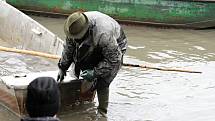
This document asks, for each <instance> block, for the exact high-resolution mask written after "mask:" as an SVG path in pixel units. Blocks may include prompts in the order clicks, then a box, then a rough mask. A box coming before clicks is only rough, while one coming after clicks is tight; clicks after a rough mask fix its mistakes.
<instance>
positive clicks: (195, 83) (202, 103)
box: [0, 16, 215, 121]
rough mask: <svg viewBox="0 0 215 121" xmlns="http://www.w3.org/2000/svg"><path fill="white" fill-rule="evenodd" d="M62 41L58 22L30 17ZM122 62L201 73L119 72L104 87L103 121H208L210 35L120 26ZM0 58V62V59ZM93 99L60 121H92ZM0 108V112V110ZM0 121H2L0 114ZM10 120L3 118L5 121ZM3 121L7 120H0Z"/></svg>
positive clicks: (214, 88)
mask: <svg viewBox="0 0 215 121" xmlns="http://www.w3.org/2000/svg"><path fill="white" fill-rule="evenodd" d="M32 17H33V18H34V19H35V20H38V21H39V22H40V23H42V24H43V25H45V26H46V27H48V29H50V30H51V31H53V32H54V33H56V34H58V35H60V37H61V38H64V34H63V28H62V27H63V22H64V19H55V18H44V17H35V16H32ZM123 28H124V29H125V32H126V34H127V36H128V39H129V47H128V51H127V53H126V56H125V62H126V63H132V64H146V65H150V66H156V67H164V68H165V67H168V68H179V69H187V70H195V71H201V72H203V73H202V74H192V73H183V72H164V71H158V70H151V69H141V68H133V67H123V68H122V69H121V70H120V72H119V74H118V75H117V78H116V79H115V80H114V81H113V83H112V84H111V86H110V88H111V90H110V102H109V104H110V105H109V108H108V119H106V120H108V121H202V120H206V121H213V120H214V119H215V115H214V113H215V95H214V92H215V81H214V79H215V73H214V68H215V50H214V46H215V43H214V41H213V39H212V38H213V37H214V33H215V31H214V30H212V29H211V30H183V29H159V28H148V27H138V26H123ZM0 59H1V58H0ZM97 105H98V102H97V99H95V101H94V103H87V104H80V105H79V106H76V107H74V109H73V110H72V111H71V112H69V113H66V114H63V115H60V119H61V120H62V121H96V120H102V119H97V118H96V107H97ZM0 109H1V108H0ZM0 119H5V118H4V117H2V116H1V115H0ZM9 120H11V119H8V121H9ZM5 121H7V120H6V119H5Z"/></svg>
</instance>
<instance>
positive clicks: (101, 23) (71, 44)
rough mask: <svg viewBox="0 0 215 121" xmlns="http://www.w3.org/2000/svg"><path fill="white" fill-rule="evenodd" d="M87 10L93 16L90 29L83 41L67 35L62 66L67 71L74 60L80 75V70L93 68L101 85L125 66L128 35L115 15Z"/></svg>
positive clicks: (110, 79) (106, 84)
mask: <svg viewBox="0 0 215 121" xmlns="http://www.w3.org/2000/svg"><path fill="white" fill-rule="evenodd" d="M84 14H85V15H86V16H87V18H88V19H89V29H88V31H87V33H86V35H85V36H84V37H83V40H81V41H82V43H79V42H78V41H77V40H74V39H72V38H68V37H67V39H66V43H65V45H64V50H63V53H62V57H61V59H60V61H59V64H58V66H59V68H60V69H62V70H64V71H66V70H67V69H68V68H69V66H70V65H71V63H73V62H74V63H75V73H76V75H77V76H79V74H80V70H82V71H83V70H86V69H93V70H94V72H95V78H96V79H97V82H98V83H99V85H101V86H106V87H108V86H109V84H110V83H111V82H112V80H113V79H114V78H115V76H116V74H117V72H118V71H119V69H120V67H121V64H122V57H123V55H124V53H125V51H126V47H127V39H126V36H125V34H124V32H123V30H122V28H121V26H120V25H119V24H118V23H117V22H116V21H115V20H114V19H112V18H111V17H109V16H107V15H105V14H102V13H100V12H85V13H84ZM79 41H80V40H79Z"/></svg>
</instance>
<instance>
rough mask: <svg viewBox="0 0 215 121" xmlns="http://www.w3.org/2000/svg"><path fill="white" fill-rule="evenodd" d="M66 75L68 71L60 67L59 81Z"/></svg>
mask: <svg viewBox="0 0 215 121" xmlns="http://www.w3.org/2000/svg"><path fill="white" fill-rule="evenodd" d="M64 76H66V71H63V70H62V69H59V72H58V75H57V81H59V80H60V82H62V81H63V79H64Z"/></svg>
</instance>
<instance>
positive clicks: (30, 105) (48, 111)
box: [21, 77, 60, 121]
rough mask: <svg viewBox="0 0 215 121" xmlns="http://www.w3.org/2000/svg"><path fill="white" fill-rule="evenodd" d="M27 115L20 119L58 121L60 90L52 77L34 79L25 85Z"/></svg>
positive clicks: (27, 120) (23, 120)
mask: <svg viewBox="0 0 215 121" xmlns="http://www.w3.org/2000/svg"><path fill="white" fill-rule="evenodd" d="M25 104H26V105H25V106H26V110H27V112H28V114H29V117H26V118H24V119H21V121H59V119H58V118H56V114H57V112H58V110H59V107H60V91H59V88H58V85H57V82H56V81H55V79H53V78H52V77H39V78H36V79H34V80H33V81H32V82H31V83H30V84H29V85H28V87H27V97H26V102H25Z"/></svg>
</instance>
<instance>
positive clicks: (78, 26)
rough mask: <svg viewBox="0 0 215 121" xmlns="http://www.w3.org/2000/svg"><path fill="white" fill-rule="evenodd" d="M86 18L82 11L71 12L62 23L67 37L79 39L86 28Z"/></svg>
mask: <svg viewBox="0 0 215 121" xmlns="http://www.w3.org/2000/svg"><path fill="white" fill-rule="evenodd" d="M88 26H89V24H88V18H87V16H86V15H85V14H84V13H82V12H75V13H73V14H71V15H70V16H69V17H68V18H67V20H66V21H65V24H64V32H65V34H66V36H67V37H69V38H74V39H81V38H82V37H83V36H84V35H85V33H86V32H87V30H88Z"/></svg>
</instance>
